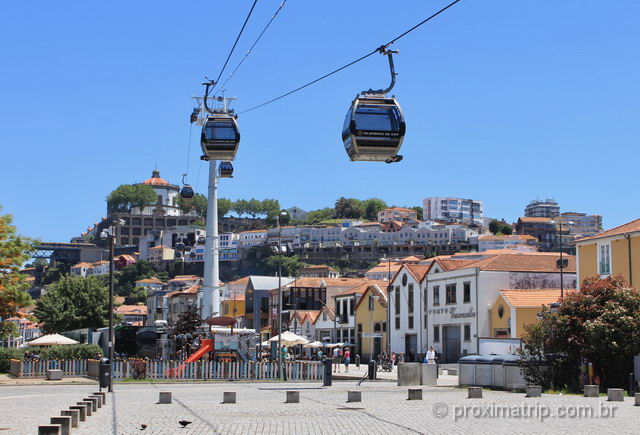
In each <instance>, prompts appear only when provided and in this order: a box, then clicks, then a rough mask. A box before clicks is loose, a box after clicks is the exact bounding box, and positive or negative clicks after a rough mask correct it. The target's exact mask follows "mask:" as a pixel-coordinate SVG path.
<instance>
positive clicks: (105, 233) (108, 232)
mask: <svg viewBox="0 0 640 435" xmlns="http://www.w3.org/2000/svg"><path fill="white" fill-rule="evenodd" d="M123 224H124V221H123V220H122V219H118V220H116V221H115V222H114V223H113V225H112V226H110V227H109V228H105V229H104V230H102V232H101V233H100V238H101V239H102V240H107V243H109V345H108V353H109V362H110V364H111V370H110V373H113V356H114V338H115V337H114V331H113V287H114V286H113V272H114V270H115V264H114V258H113V257H114V251H115V244H116V227H118V226H122V225H123ZM107 391H108V392H109V393H111V392H113V375H112V376H109V386H108V388H107Z"/></svg>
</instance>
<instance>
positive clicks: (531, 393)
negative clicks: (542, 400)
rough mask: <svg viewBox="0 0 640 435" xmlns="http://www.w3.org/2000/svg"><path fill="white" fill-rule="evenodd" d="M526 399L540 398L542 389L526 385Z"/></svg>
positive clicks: (537, 386)
mask: <svg viewBox="0 0 640 435" xmlns="http://www.w3.org/2000/svg"><path fill="white" fill-rule="evenodd" d="M526 397H542V387H541V386H539V385H527V395H526Z"/></svg>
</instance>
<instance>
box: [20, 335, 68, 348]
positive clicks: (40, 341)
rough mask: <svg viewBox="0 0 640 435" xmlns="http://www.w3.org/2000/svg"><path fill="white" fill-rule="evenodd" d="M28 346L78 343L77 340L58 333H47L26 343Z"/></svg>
mask: <svg viewBox="0 0 640 435" xmlns="http://www.w3.org/2000/svg"><path fill="white" fill-rule="evenodd" d="M27 344H28V345H29V346H59V345H64V344H78V342H77V341H75V340H72V339H71V338H69V337H65V336H64V335H60V334H49V335H43V336H42V337H38V338H36V339H35V340H31V341H30V342H28V343H27Z"/></svg>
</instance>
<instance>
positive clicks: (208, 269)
mask: <svg viewBox="0 0 640 435" xmlns="http://www.w3.org/2000/svg"><path fill="white" fill-rule="evenodd" d="M207 200H208V204H207V237H206V239H205V247H204V286H203V288H202V307H201V310H202V318H203V319H206V318H208V317H215V316H218V315H220V289H219V286H220V279H219V263H218V260H219V258H218V256H219V251H218V179H217V177H216V161H215V160H211V161H209V191H208V196H207Z"/></svg>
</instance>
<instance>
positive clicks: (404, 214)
mask: <svg viewBox="0 0 640 435" xmlns="http://www.w3.org/2000/svg"><path fill="white" fill-rule="evenodd" d="M417 220H418V212H416V211H415V210H412V209H410V208H404V207H392V208H386V209H384V210H382V211H379V212H378V222H391V221H399V222H411V221H417Z"/></svg>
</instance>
